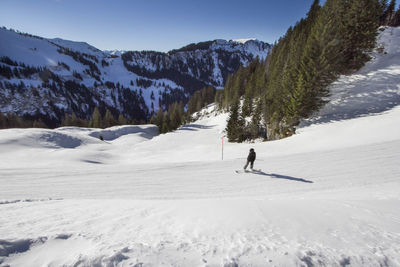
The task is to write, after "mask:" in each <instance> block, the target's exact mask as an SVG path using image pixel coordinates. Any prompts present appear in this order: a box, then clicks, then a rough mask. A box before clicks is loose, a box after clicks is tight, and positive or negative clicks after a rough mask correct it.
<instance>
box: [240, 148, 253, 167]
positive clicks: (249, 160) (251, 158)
mask: <svg viewBox="0 0 400 267" xmlns="http://www.w3.org/2000/svg"><path fill="white" fill-rule="evenodd" d="M255 160H256V152H255V151H254V148H250V152H249V155H248V156H247V162H246V165H244V167H243V169H244V170H245V171H246V168H247V166H249V163H250V170H253V164H254V161H255Z"/></svg>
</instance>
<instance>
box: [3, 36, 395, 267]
mask: <svg viewBox="0 0 400 267" xmlns="http://www.w3.org/2000/svg"><path fill="white" fill-rule="evenodd" d="M389 30H390V31H385V32H384V34H383V35H381V37H380V38H381V40H382V42H384V43H385V44H386V46H385V50H386V51H387V52H388V55H384V54H376V55H375V57H376V58H375V59H374V60H373V61H371V62H370V63H368V64H367V65H366V66H365V67H364V68H363V69H362V70H361V71H360V72H359V73H357V74H356V75H353V76H348V77H342V78H341V79H340V80H339V81H338V82H337V83H336V84H335V85H333V88H335V89H333V90H332V96H331V99H332V101H331V102H330V103H329V104H328V105H326V106H325V107H324V109H322V110H321V111H320V113H319V114H316V115H315V117H314V118H313V119H311V120H309V121H308V122H303V126H302V127H301V128H299V129H298V131H297V134H296V135H294V136H292V137H289V138H286V139H283V140H279V141H272V142H255V143H244V144H231V143H228V142H225V146H224V160H221V136H223V135H224V132H223V130H224V128H225V124H226V119H227V114H219V115H215V114H214V112H213V106H210V107H209V108H208V109H207V110H204V111H203V116H202V117H201V119H199V120H198V121H196V122H194V123H193V124H190V125H186V126H184V127H182V128H180V129H179V130H177V131H175V132H172V133H168V134H163V135H157V133H156V132H157V131H156V130H157V129H156V128H155V127H154V126H152V125H141V126H118V127H112V128H109V129H104V130H100V129H80V128H74V127H64V128H59V129H55V130H45V129H8V130H1V131H0V214H1V216H0V266H136V267H140V266H141V267H145V266H224V267H233V266H400V260H399V259H400V230H399V229H400V208H399V207H400V165H399V162H400V154H399V149H400V126H399V125H400V123H399V122H400V121H399V120H400V106H398V104H399V103H397V102H396V101H398V100H397V96H396V94H397V95H398V91H396V89H395V88H396V86H397V84H398V73H397V72H398V68H399V67H398V63H397V62H395V61H396V60H393V61H391V59H392V58H394V59H396V57H397V56H398V54H399V53H400V51H398V49H397V48H398V47H400V46H399V44H400V42H395V41H391V42H389V41H390V40H393V38H395V37H396V36H400V34H399V33H400V32H399V31H400V29H389ZM396 38H397V37H396ZM82 45H84V44H82ZM373 70H374V71H375V72H374V73H373V74H372V75H370V74H368V73H370V71H373ZM385 70H391V71H390V76H385V73H389V72H386V71H385ZM363 75H364V76H363ZM366 77H375V78H376V79H375V78H374V79H373V80H368V81H366V80H365V79H367V78H366ZM381 79H386V82H385V83H384V82H383V80H381ZM374 81H375V83H374ZM350 83H351V86H349V87H346V86H347V85H348V84H350ZM346 84H347V85H346ZM366 84H368V85H369V86H365V85H366ZM383 86H386V87H387V88H389V89H388V90H387V91H386V93H382V94H379V93H376V92H378V91H379V90H381V89H382V87H383ZM350 87H352V88H351V90H350ZM371 88H375V89H376V91H375V92H371ZM375 89H374V90H375ZM393 90H394V91H393ZM397 90H398V87H397ZM344 92H345V93H344ZM391 92H392V93H393V94H391ZM371 95H374V97H376V98H377V101H372V99H371ZM350 99H351V101H350ZM371 103H372V106H374V105H375V106H379V107H380V108H379V109H375V108H374V109H373V110H372V109H371V108H369V107H370V104H371ZM393 103H394V104H393ZM393 106H394V107H393ZM357 110H358V111H360V112H358V111H357ZM342 111H343V114H347V115H343V114H340V112H342ZM375 111H376V112H375ZM207 113H208V115H207ZM371 113H374V116H371ZM335 114H336V115H335ZM360 114H362V116H361V117H360ZM335 116H337V117H335ZM310 121H311V122H316V123H314V124H310V123H309V122H310ZM100 135H103V137H104V139H105V141H100V140H99V139H98V137H99V136H100ZM251 147H253V148H255V151H256V153H257V160H256V162H255V168H257V169H261V170H262V171H260V172H258V173H243V174H240V175H238V174H235V173H234V171H233V170H235V169H240V168H241V167H242V166H243V165H244V164H245V160H246V157H247V153H248V150H249V148H251Z"/></svg>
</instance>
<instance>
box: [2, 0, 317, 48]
mask: <svg viewBox="0 0 400 267" xmlns="http://www.w3.org/2000/svg"><path fill="white" fill-rule="evenodd" d="M312 2H313V0H279V1H276V0H275V1H273V0H229V1H225V0H198V1H194V0H193V1H192V0H186V1H182V0H114V1H106V0H0V26H5V27H7V28H13V29H15V30H19V31H22V32H27V33H31V34H34V35H39V36H43V37H48V38H55V37H60V38H63V39H67V40H73V41H85V42H87V43H89V44H91V45H93V46H95V47H97V48H99V49H102V50H113V49H123V50H156V51H163V52H166V51H169V50H171V49H174V48H180V47H182V46H184V45H187V44H189V43H194V42H201V41H208V40H214V39H228V40H229V39H238V38H257V39H259V40H262V41H266V42H270V43H273V42H274V41H275V40H277V39H278V38H279V37H280V36H282V35H283V34H284V33H285V32H286V30H287V28H288V27H289V26H290V25H294V24H295V23H296V21H298V20H299V19H301V18H302V17H304V16H305V15H306V13H307V11H308V9H309V7H310V6H311V4H312Z"/></svg>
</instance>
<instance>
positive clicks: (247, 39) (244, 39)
mask: <svg viewBox="0 0 400 267" xmlns="http://www.w3.org/2000/svg"><path fill="white" fill-rule="evenodd" d="M232 41H233V42H236V43H241V44H245V43H247V42H248V41H258V40H257V38H243V39H232Z"/></svg>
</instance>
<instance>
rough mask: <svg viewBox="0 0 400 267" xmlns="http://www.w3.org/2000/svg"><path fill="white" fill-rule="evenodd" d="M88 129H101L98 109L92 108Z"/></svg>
mask: <svg viewBox="0 0 400 267" xmlns="http://www.w3.org/2000/svg"><path fill="white" fill-rule="evenodd" d="M89 127H92V128H101V127H102V118H101V115H100V111H99V109H98V107H95V108H94V111H93V115H92V120H91V121H90V126H89Z"/></svg>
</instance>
